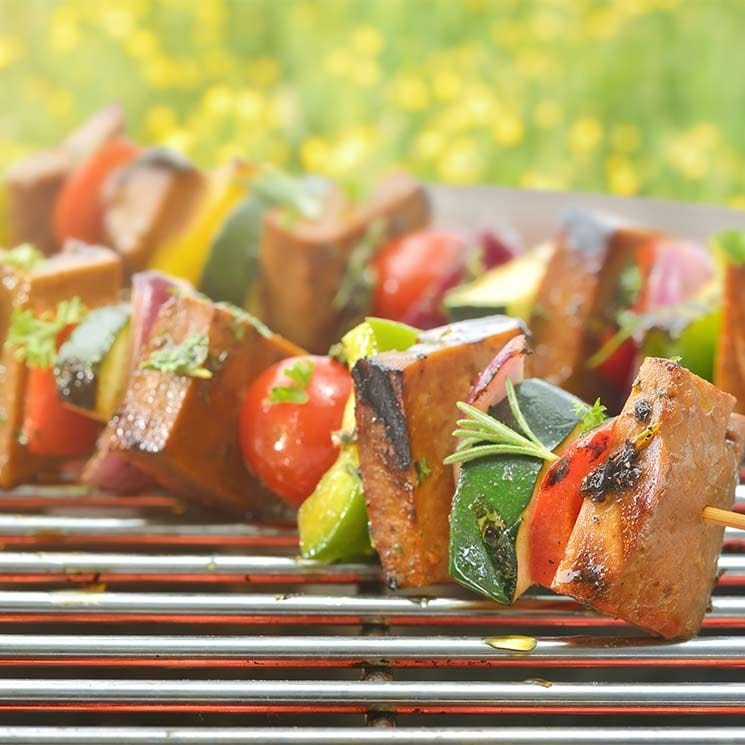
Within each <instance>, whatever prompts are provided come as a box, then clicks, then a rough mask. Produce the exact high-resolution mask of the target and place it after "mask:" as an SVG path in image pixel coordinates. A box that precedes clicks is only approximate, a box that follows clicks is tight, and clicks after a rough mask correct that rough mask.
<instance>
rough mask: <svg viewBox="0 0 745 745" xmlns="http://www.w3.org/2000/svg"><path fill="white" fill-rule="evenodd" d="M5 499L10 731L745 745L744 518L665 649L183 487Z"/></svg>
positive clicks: (136, 736) (74, 739)
mask: <svg viewBox="0 0 745 745" xmlns="http://www.w3.org/2000/svg"><path fill="white" fill-rule="evenodd" d="M739 499H740V506H741V507H745V489H743V490H742V491H741V493H740V495H739ZM0 509H2V510H3V512H2V514H0V544H2V547H3V549H4V550H3V551H2V552H0V743H78V742H81V743H114V742H116V743H129V742H131V743H166V742H167V743H248V742H267V743H290V742H292V743H320V742H339V743H342V742H343V743H349V742H359V743H404V742H407V743H422V742H427V743H430V742H443V743H466V742H482V743H485V742H490V743H494V742H497V743H523V744H528V743H547V742H553V743H569V742H571V743H602V742H606V743H651V742H655V743H658V744H661V745H664V744H665V743H745V676H744V675H743V673H742V668H743V667H745V592H744V588H745V552H742V551H743V548H745V543H744V542H743V535H742V534H737V533H736V532H729V531H728V532H727V534H726V547H725V551H724V553H723V554H722V557H721V561H720V568H721V570H722V575H721V577H720V581H719V585H718V588H717V592H716V594H715V596H714V598H713V600H712V607H711V611H710V612H709V614H708V615H707V618H706V621H705V624H704V630H703V633H702V635H701V636H700V637H699V638H697V639H693V640H690V641H687V642H683V643H665V642H660V641H658V640H654V639H650V638H648V637H647V636H645V635H643V634H642V633H640V632H638V631H636V630H634V629H632V628H630V627H628V626H626V625H625V624H623V623H622V622H619V621H616V620H614V619H608V618H604V617H602V616H599V615H597V614H595V613H593V612H592V611H590V610H587V609H585V608H582V607H580V606H578V605H577V604H575V603H574V602H572V601H570V600H568V599H567V598H561V597H555V596H552V595H549V594H547V593H536V594H533V595H530V596H529V597H527V598H525V599H524V600H522V601H521V602H520V603H519V604H518V605H517V606H515V607H514V608H501V607H499V606H497V605H495V604H493V603H490V602H487V601H482V600H479V599H476V598H475V597H473V596H471V595H468V594H466V593H464V592H461V591H460V590H459V589H458V588H457V587H456V586H454V585H442V586H440V587H434V588H428V590H427V591H426V592H424V593H391V592H389V591H387V590H386V589H385V588H384V586H383V584H382V583H381V581H380V572H379V569H378V567H377V566H376V565H375V564H372V563H370V564H365V563H355V564H343V565H335V566H330V567H324V566H321V565H317V564H314V563H313V562H307V561H300V560H297V559H295V558H294V554H295V552H296V536H295V533H294V531H293V530H292V529H291V528H289V527H287V526H281V525H274V526H270V525H235V524H218V523H212V522H210V520H209V516H206V515H204V514H202V513H195V512H192V511H189V510H188V509H187V508H185V507H184V506H183V505H182V504H181V503H180V502H179V500H177V499H175V498H172V497H168V496H163V495H146V496H142V497H121V498H116V497H112V496H109V495H99V494H89V493H85V492H84V491H83V490H81V489H79V488H77V487H61V488H56V487H36V488H25V489H21V490H18V491H15V492H12V493H9V494H6V495H3V496H2V497H0ZM741 552H742V553H741ZM684 560H686V557H681V561H684ZM511 635H529V636H533V637H535V639H536V642H537V643H536V645H535V648H534V649H533V650H532V651H530V652H520V651H516V650H515V649H511V648H510V647H513V646H514V640H513V639H512V638H511ZM496 715H501V716H496Z"/></svg>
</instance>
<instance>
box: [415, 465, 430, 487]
mask: <svg viewBox="0 0 745 745" xmlns="http://www.w3.org/2000/svg"><path fill="white" fill-rule="evenodd" d="M414 468H415V469H416V482H417V484H418V485H419V486H421V485H422V484H423V483H424V482H425V481H426V480H427V478H428V477H429V476H431V475H432V469H431V468H430V467H429V463H428V462H427V459H426V458H419V459H418V460H416V461H414Z"/></svg>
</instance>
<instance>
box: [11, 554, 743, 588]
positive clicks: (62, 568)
mask: <svg viewBox="0 0 745 745" xmlns="http://www.w3.org/2000/svg"><path fill="white" fill-rule="evenodd" d="M718 567H719V571H721V572H724V573H725V576H727V577H732V578H737V579H738V580H740V579H742V580H743V581H745V555H742V556H741V555H738V554H729V555H726V554H725V555H722V556H720V557H719V564H718ZM86 572H89V573H96V574H101V575H103V574H106V575H111V576H116V575H117V574H124V575H132V574H137V575H138V576H143V577H147V576H148V575H155V576H156V577H163V576H164V575H172V576H178V575H183V574H188V575H190V576H192V575H201V574H203V575H206V576H212V575H230V576H232V575H236V574H251V575H257V576H266V577H272V576H282V577H288V576H297V577H299V578H300V579H305V578H307V577H310V576H312V577H314V578H317V579H323V578H324V577H328V578H330V579H331V581H338V577H339V576H344V577H348V578H350V581H364V580H377V579H380V576H381V573H380V567H379V566H378V565H377V564H374V563H356V564H355V563H347V564H331V565H327V564H323V563H320V562H316V561H312V560H308V559H299V558H295V557H284V556H256V555H242V556H241V555H230V554H189V555H177V554H141V553H137V554H135V553H86V552H77V551H54V552H53V551H37V552H21V551H7V552H2V553H0V575H13V574H15V575H24V574H33V575H35V574H48V575H52V574H63V575H70V574H75V573H86Z"/></svg>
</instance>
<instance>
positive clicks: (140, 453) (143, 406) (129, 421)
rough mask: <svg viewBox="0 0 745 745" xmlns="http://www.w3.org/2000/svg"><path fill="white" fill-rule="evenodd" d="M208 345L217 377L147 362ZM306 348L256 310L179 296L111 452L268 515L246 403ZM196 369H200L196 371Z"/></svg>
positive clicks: (117, 423)
mask: <svg viewBox="0 0 745 745" xmlns="http://www.w3.org/2000/svg"><path fill="white" fill-rule="evenodd" d="M189 345H192V348H196V347H199V346H201V348H202V350H203V355H202V356H203V357H204V359H203V361H202V362H200V364H203V368H204V369H206V370H207V371H208V374H211V377H208V378H206V377H195V375H194V374H191V373H190V372H189V371H187V370H182V371H180V373H179V372H164V371H162V370H158V369H144V367H143V363H144V364H145V365H146V364H147V363H148V361H149V360H150V361H152V360H154V359H155V357H157V355H158V352H159V351H161V350H164V349H170V350H172V351H174V350H179V349H180V350H184V349H185V348H186V347H188V346H189ZM301 353H302V350H301V349H299V348H298V347H296V346H295V345H294V344H291V343H290V342H288V341H285V340H284V339H283V338H282V337H280V336H277V335H276V334H272V333H271V332H270V331H269V330H268V329H267V328H266V327H264V326H263V325H262V324H260V323H259V322H258V321H256V320H255V319H253V318H252V317H251V316H248V314H245V313H243V312H242V311H238V310H237V309H232V308H229V307H225V306H219V305H213V304H212V303H210V302H209V301H208V300H206V299H204V298H202V297H193V296H188V297H187V296H183V297H174V298H173V299H171V300H169V301H168V303H166V305H164V306H163V308H162V309H161V311H160V313H159V315H158V318H157V319H156V321H155V325H154V326H153V330H152V332H151V334H150V337H149V339H148V341H147V343H146V344H145V347H144V348H143V351H142V354H141V357H140V364H139V365H138V366H137V368H136V369H135V370H134V372H133V374H132V376H131V378H130V381H129V385H128V388H127V392H126V394H125V397H124V402H123V404H122V406H121V409H120V411H119V413H118V414H117V416H115V417H114V419H113V420H112V424H113V427H114V429H115V433H114V436H113V438H112V441H111V451H112V452H115V453H121V455H122V456H123V457H124V458H126V459H127V460H128V461H129V462H131V463H133V464H134V465H136V466H137V467H138V468H140V469H141V470H142V471H144V472H145V473H146V474H148V475H150V476H151V477H152V478H153V479H155V480H156V481H157V482H158V483H160V484H161V485H162V486H164V487H166V488H167V489H170V490H171V491H173V492H174V493H175V494H178V495H179V496H182V495H183V496H185V497H191V498H193V499H196V500H199V501H201V502H203V503H205V504H207V505H209V506H213V507H219V508H222V509H224V510H229V511H232V512H234V513H238V514H243V513H246V512H252V513H262V512H264V511H265V509H266V507H267V506H268V504H267V502H268V501H269V502H271V501H272V500H271V497H269V496H268V495H267V493H266V492H265V491H263V489H262V488H261V487H260V485H259V484H258V482H257V481H256V479H255V478H253V476H252V475H251V474H250V473H249V471H248V470H247V468H246V466H245V465H244V462H243V457H242V455H241V450H240V446H239V443H238V417H239V413H240V407H241V401H242V398H243V395H244V393H245V391H246V389H247V388H248V387H249V386H250V385H251V383H252V382H253V380H254V379H255V378H256V377H257V376H258V375H259V374H260V373H261V372H262V371H263V370H265V369H266V368H267V367H269V366H270V365H272V364H274V363H275V362H277V361H279V360H281V359H284V358H286V357H291V356H293V355H296V354H301ZM192 372H193V371H192Z"/></svg>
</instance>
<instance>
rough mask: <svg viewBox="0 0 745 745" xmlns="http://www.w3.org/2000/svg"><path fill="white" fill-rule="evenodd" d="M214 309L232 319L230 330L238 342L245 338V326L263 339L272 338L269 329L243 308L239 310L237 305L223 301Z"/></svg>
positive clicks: (216, 304)
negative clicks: (251, 327)
mask: <svg viewBox="0 0 745 745" xmlns="http://www.w3.org/2000/svg"><path fill="white" fill-rule="evenodd" d="M215 307H216V308H222V309H223V310H226V311H228V313H230V315H231V316H232V317H233V322H232V323H231V324H230V330H231V331H232V332H233V336H234V337H235V338H236V339H237V340H238V341H240V340H241V339H243V338H245V336H246V324H248V325H249V326H253V327H254V328H255V329H256V331H258V332H259V334H261V336H263V337H264V338H265V339H269V338H271V337H272V336H273V334H272V331H271V329H270V328H269V327H268V326H267V325H266V324H265V323H262V322H261V321H260V320H259V319H258V318H257V317H256V316H255V315H253V314H251V313H249V312H248V311H247V310H243V308H239V307H238V306H237V305H233V303H227V302H225V301H220V302H219V303H215Z"/></svg>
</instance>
